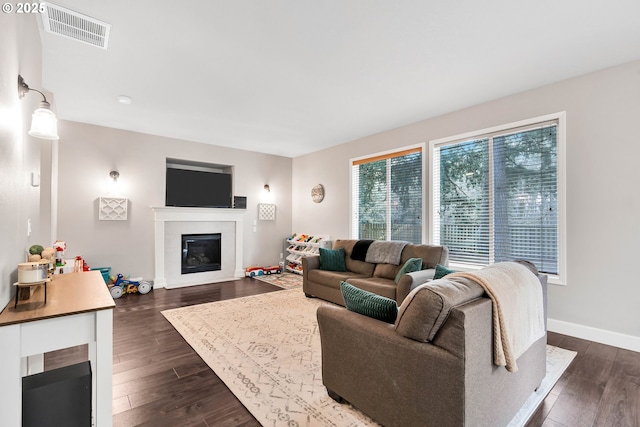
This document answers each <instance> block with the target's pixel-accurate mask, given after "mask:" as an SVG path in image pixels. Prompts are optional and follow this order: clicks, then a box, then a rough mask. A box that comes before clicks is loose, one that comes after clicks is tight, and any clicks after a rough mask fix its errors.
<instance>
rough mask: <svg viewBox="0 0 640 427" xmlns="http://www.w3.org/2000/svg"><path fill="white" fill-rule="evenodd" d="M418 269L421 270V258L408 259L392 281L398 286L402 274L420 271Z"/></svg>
mask: <svg viewBox="0 0 640 427" xmlns="http://www.w3.org/2000/svg"><path fill="white" fill-rule="evenodd" d="M420 269H422V258H409V259H408V260H407V262H405V263H404V265H403V266H402V268H401V269H400V271H398V274H396V277H395V279H394V280H393V281H394V282H395V283H396V284H398V282H399V281H400V277H402V275H403V274H407V273H413V272H414V271H420Z"/></svg>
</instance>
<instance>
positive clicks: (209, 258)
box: [181, 233, 222, 274]
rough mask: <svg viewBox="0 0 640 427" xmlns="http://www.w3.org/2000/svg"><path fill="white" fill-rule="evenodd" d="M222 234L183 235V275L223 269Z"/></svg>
mask: <svg viewBox="0 0 640 427" xmlns="http://www.w3.org/2000/svg"><path fill="white" fill-rule="evenodd" d="M221 237H222V234H221V233H215V234H183V235H182V268H181V272H182V274H190V273H200V272H203V271H218V270H220V269H221V259H222V252H221V244H220V243H221Z"/></svg>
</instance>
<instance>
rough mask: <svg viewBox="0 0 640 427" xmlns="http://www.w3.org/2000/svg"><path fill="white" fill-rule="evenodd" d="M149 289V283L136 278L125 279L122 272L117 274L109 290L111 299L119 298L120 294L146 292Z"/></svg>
mask: <svg viewBox="0 0 640 427" xmlns="http://www.w3.org/2000/svg"><path fill="white" fill-rule="evenodd" d="M149 291H151V283H149V282H147V281H145V280H140V279H137V278H136V279H125V278H124V276H123V275H122V274H118V276H117V277H116V282H115V283H114V284H113V286H111V289H110V290H109V292H110V293H111V296H112V297H113V299H117V298H120V297H121V296H122V294H134V293H139V294H148V293H149Z"/></svg>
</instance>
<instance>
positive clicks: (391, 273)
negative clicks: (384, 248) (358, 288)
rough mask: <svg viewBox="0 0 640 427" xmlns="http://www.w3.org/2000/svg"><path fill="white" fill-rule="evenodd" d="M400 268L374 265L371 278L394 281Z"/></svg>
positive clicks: (398, 266)
mask: <svg viewBox="0 0 640 427" xmlns="http://www.w3.org/2000/svg"><path fill="white" fill-rule="evenodd" d="M401 268H402V266H400V265H393V264H376V268H375V269H374V270H373V277H382V278H383V279H389V280H395V279H396V276H397V275H398V272H399V271H400V269H401Z"/></svg>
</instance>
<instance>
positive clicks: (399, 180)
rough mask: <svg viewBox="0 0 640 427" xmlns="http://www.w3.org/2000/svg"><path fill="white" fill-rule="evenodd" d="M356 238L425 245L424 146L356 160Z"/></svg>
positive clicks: (353, 192)
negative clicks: (423, 207) (423, 204)
mask: <svg viewBox="0 0 640 427" xmlns="http://www.w3.org/2000/svg"><path fill="white" fill-rule="evenodd" d="M351 174H352V175H351V183H352V188H351V210H352V227H351V228H352V233H351V234H352V237H353V238H355V239H373V240H405V241H409V242H413V243H422V147H416V148H411V149H408V150H402V151H398V152H394V153H388V154H382V155H376V156H371V157H367V158H364V159H357V160H352V162H351Z"/></svg>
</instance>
